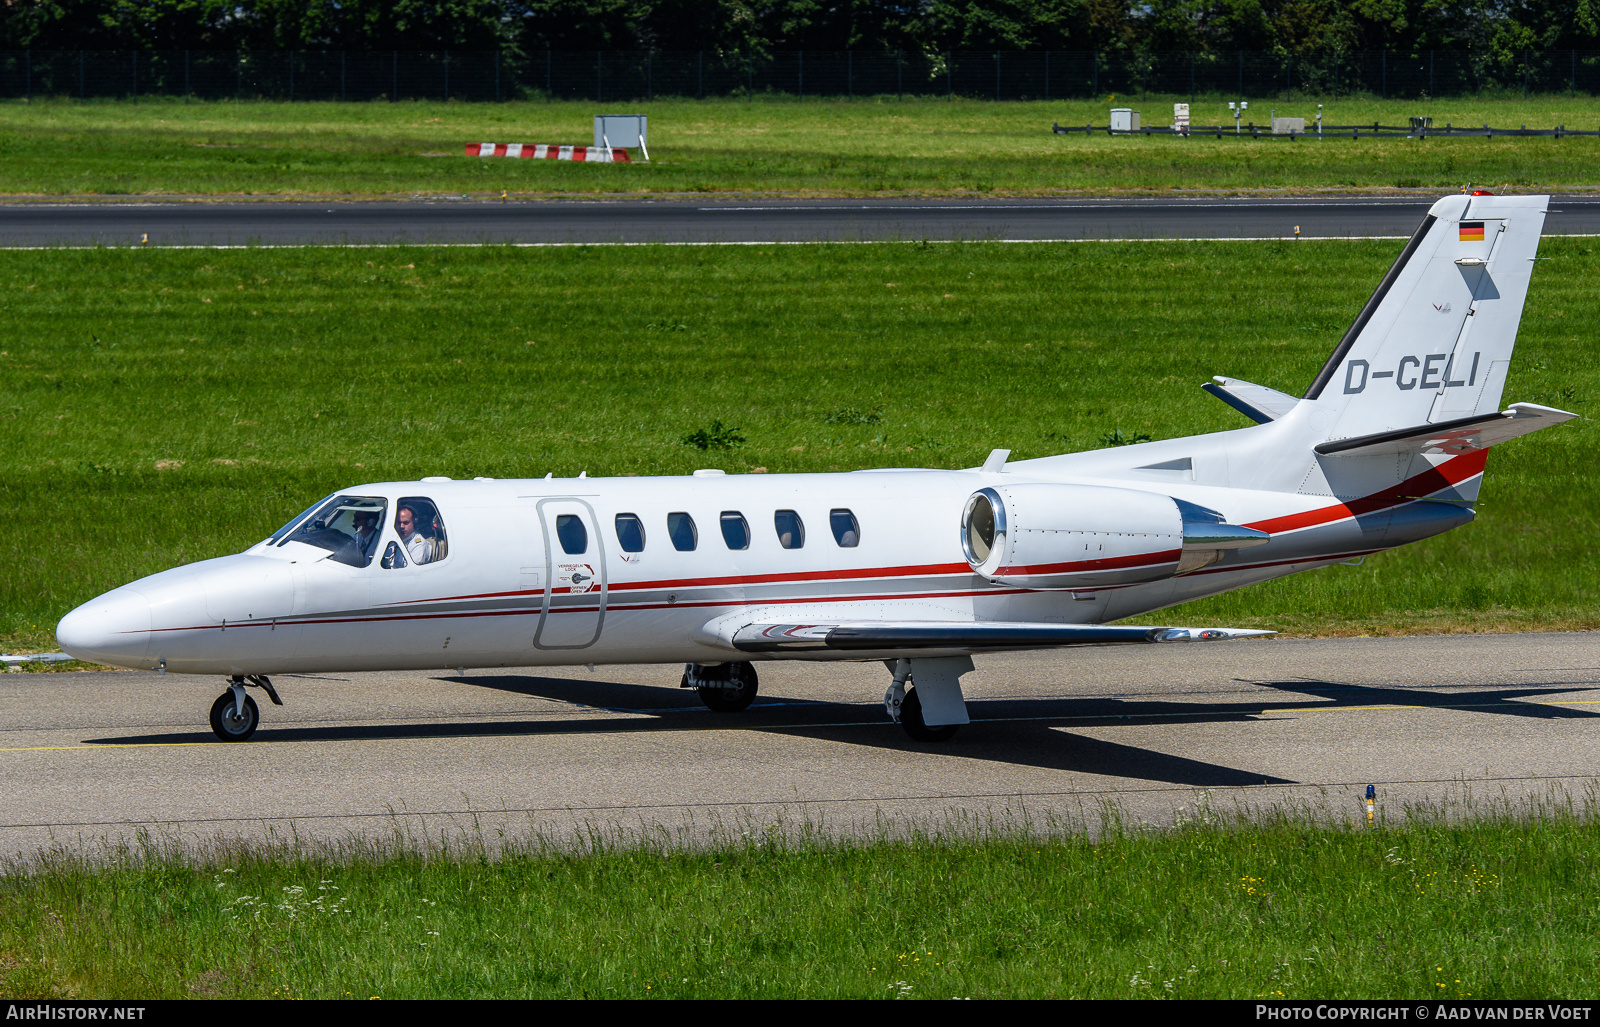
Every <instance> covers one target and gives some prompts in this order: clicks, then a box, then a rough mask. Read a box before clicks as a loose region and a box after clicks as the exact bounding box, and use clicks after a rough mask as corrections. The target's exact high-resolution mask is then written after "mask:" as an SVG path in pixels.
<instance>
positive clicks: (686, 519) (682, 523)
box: [667, 513, 700, 553]
mask: <svg viewBox="0 0 1600 1027" xmlns="http://www.w3.org/2000/svg"><path fill="white" fill-rule="evenodd" d="M667 537H668V538H670V539H671V540H672V548H674V549H676V550H677V551H678V552H680V553H692V552H694V548H695V546H697V545H699V544H700V533H699V532H698V531H696V530H695V526H694V518H693V517H690V516H689V515H688V514H686V513H669V514H667Z"/></svg>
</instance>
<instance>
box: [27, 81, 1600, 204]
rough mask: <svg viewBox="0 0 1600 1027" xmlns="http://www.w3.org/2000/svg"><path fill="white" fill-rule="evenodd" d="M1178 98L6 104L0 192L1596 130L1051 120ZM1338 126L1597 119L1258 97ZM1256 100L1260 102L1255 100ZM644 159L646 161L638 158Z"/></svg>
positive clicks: (363, 191) (1223, 179)
mask: <svg viewBox="0 0 1600 1027" xmlns="http://www.w3.org/2000/svg"><path fill="white" fill-rule="evenodd" d="M1189 99H1190V98H1189V97H1188V96H1162V97H1157V96H1146V97H1142V98H1134V97H1116V96H1107V97H1105V98H1102V99H1101V100H1099V101H1087V100H1073V101H1052V102H1018V103H994V102H984V101H971V100H954V101H946V100H943V99H937V100H936V99H919V100H906V101H897V100H895V99H894V98H892V97H874V98H869V99H863V100H857V101H843V100H808V101H796V100H792V99H784V98H774V99H768V100H763V101H758V102H747V101H742V100H708V101H693V100H682V99H669V100H656V101H653V102H649V103H639V104H635V105H632V107H633V109H636V110H638V111H639V112H641V113H644V114H647V115H648V116H649V117H650V130H651V131H650V140H651V144H652V145H651V148H650V149H651V152H650V155H651V157H653V158H654V160H653V161H652V162H651V163H649V164H641V163H633V164H627V165H599V164H596V165H589V164H573V163H570V162H568V163H562V162H556V161H536V160H505V159H479V158H476V157H473V158H468V157H465V156H464V155H463V150H464V144H466V143H469V142H473V143H476V142H482V141H486V140H487V141H495V142H525V143H578V144H586V143H588V142H590V141H591V137H592V117H593V114H594V112H595V105H594V104H591V103H586V102H559V103H544V102H517V103H506V104H461V103H431V102H423V103H398V104H391V103H370V104H359V103H356V104H334V103H294V104H284V103H254V102H246V103H233V102H212V103H184V102H182V101H180V100H173V99H167V100H149V99H145V100H141V101H140V102H139V103H137V104H131V103H125V102H104V103H78V102H72V101H65V100H59V101H43V102H34V103H16V102H13V103H0V157H3V158H4V160H3V165H0V193H8V194H34V195H46V196H49V195H67V194H95V195H104V196H126V195H133V194H146V193H158V194H180V195H183V194H187V195H200V196H217V195H226V194H249V195H261V194H273V195H282V194H290V195H295V194H303V195H352V196H359V195H372V194H382V195H391V196H410V195H413V194H416V193H424V194H429V195H433V194H439V193H447V194H458V193H467V194H476V195H498V194H499V193H500V192H501V191H502V190H506V191H509V192H510V193H511V194H514V195H522V194H535V195H541V194H565V193H580V194H608V193H618V194H652V193H668V194H688V195H694V194H703V193H718V192H748V191H756V192H784V193H790V194H813V195H890V196H892V195H901V194H918V195H971V194H991V193H992V194H1036V195H1048V194H1060V193H1073V192H1092V193H1108V192H1109V193H1116V192H1159V193H1169V194H1170V193H1172V192H1173V191H1178V192H1187V191H1194V190H1214V189H1223V190H1245V191H1251V190H1281V189H1295V190H1307V189H1313V190H1315V189H1342V190H1349V189H1393V188H1425V189H1440V190H1447V191H1448V190H1456V189H1459V188H1461V187H1462V186H1463V185H1464V184H1466V183H1469V182H1470V183H1476V184H1487V185H1493V186H1496V187H1499V186H1502V185H1507V184H1509V185H1511V186H1515V187H1517V188H1530V189H1559V190H1572V189H1592V188H1595V187H1597V186H1600V174H1597V171H1596V169H1597V168H1600V139H1597V138H1565V139H1514V138H1509V137H1501V138H1495V139H1460V138H1456V139H1450V138H1440V137H1435V138H1430V139H1426V140H1406V139H1364V140H1352V139H1348V138H1345V139H1333V138H1329V139H1326V140H1323V141H1321V142H1317V141H1315V140H1306V139H1302V140H1299V141H1296V142H1290V141H1288V140H1287V139H1283V138H1279V139H1270V138H1268V139H1260V140H1254V141H1252V140H1251V139H1250V138H1249V135H1248V133H1246V135H1245V136H1244V137H1243V138H1239V137H1236V136H1234V135H1232V134H1231V133H1230V134H1225V135H1224V137H1223V138H1221V139H1217V138H1214V137H1211V136H1200V135H1197V136H1195V137H1193V138H1189V139H1174V138H1160V137H1139V138H1115V139H1113V138H1109V137H1106V136H1104V135H1100V136H1065V135H1061V136H1058V135H1055V134H1053V133H1052V132H1051V131H1050V126H1051V124H1052V123H1054V122H1060V123H1062V124H1072V125H1083V124H1087V123H1091V122H1092V123H1094V124H1096V125H1101V126H1104V125H1105V124H1106V122H1107V119H1108V113H1107V112H1108V110H1109V108H1111V107H1114V106H1120V105H1123V104H1132V105H1133V106H1135V107H1139V108H1141V109H1142V111H1143V116H1144V122H1145V124H1148V125H1164V124H1170V123H1171V116H1170V112H1171V104H1172V102H1173V101H1175V100H1177V101H1188V100H1189ZM1228 99H1234V97H1200V98H1197V99H1196V103H1195V104H1194V106H1193V112H1192V113H1193V120H1194V123H1195V124H1196V125H1216V124H1223V125H1226V126H1229V127H1230V128H1231V126H1232V124H1233V122H1232V118H1231V116H1230V115H1229V114H1228V111H1227V107H1226V102H1225V101H1226V100H1228ZM1319 101H1321V102H1322V103H1323V104H1324V105H1325V110H1324V114H1325V117H1326V119H1327V122H1328V123H1329V124H1341V123H1342V124H1365V123H1370V122H1373V121H1381V122H1383V123H1384V124H1389V125H1392V124H1405V123H1406V118H1407V116H1409V115H1413V114H1426V115H1429V116H1431V117H1433V119H1434V121H1435V123H1436V124H1437V125H1440V126H1443V125H1444V124H1445V123H1447V122H1451V123H1454V124H1456V125H1474V126H1475V125H1482V124H1485V123H1488V124H1492V125H1494V126H1495V127H1497V128H1499V127H1515V126H1517V125H1523V124H1526V125H1528V126H1530V127H1536V128H1551V127H1554V126H1556V125H1565V126H1567V127H1569V128H1574V129H1583V130H1585V131H1592V130H1594V129H1596V128H1597V127H1600V105H1597V104H1596V102H1595V101H1594V100H1593V99H1589V98H1583V97H1580V98H1572V99H1569V98H1565V97H1534V98H1531V99H1523V98H1515V99H1486V100H1472V99H1448V100H1446V99H1435V100H1429V101H1412V100H1405V101H1401V100H1393V101H1381V100H1374V99H1370V98H1360V97H1356V98H1352V97H1338V98H1334V97H1300V98H1296V99H1294V100H1283V101H1272V100H1263V101H1257V102H1256V106H1255V108H1253V109H1252V111H1251V117H1252V118H1254V120H1255V121H1256V122H1257V123H1259V124H1266V123H1267V121H1268V118H1269V117H1270V115H1271V113H1272V112H1273V110H1276V111H1277V113H1278V114H1280V115H1284V116H1304V117H1305V118H1306V119H1307V121H1308V123H1310V122H1311V121H1312V120H1313V119H1314V117H1315V115H1316V109H1317V103H1318V102H1319ZM1257 111H1259V115H1258V114H1257V113H1256V112H1257ZM635 156H637V155H635Z"/></svg>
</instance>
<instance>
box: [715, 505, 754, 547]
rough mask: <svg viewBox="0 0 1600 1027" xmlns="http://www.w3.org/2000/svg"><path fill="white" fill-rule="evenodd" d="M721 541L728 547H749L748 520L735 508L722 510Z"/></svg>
mask: <svg viewBox="0 0 1600 1027" xmlns="http://www.w3.org/2000/svg"><path fill="white" fill-rule="evenodd" d="M722 541H724V542H726V543H728V548H729V549H749V548H750V522H749V521H747V520H745V519H744V514H742V513H740V512H739V511H737V510H724V511H722Z"/></svg>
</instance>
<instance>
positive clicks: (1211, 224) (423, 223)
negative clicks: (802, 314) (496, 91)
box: [0, 194, 1600, 247]
mask: <svg viewBox="0 0 1600 1027" xmlns="http://www.w3.org/2000/svg"><path fill="white" fill-rule="evenodd" d="M1436 199H1438V196H1437V194H1427V195H1407V196H1375V197H1343V198H1341V197H1332V196H1330V197H1316V198H1306V197H1284V198H1252V197H1244V198H1223V197H1219V198H1209V199H1112V200H1096V199H1082V200H1062V199H1013V200H908V199H897V200H762V199H745V200H718V201H715V202H701V201H697V200H693V199H666V200H653V201H640V200H605V201H575V200H552V201H513V202H505V203H503V202H500V201H499V200H497V199H493V200H491V199H470V198H465V197H463V198H460V199H435V200H429V201H417V202H372V203H328V202H323V203H315V202H309V201H270V202H254V203H235V202H188V203H156V202H115V203H104V202H101V203H72V202H62V203H53V204H40V203H26V202H5V203H0V247H16V246H63V245H71V246H96V245H100V246H133V245H141V244H146V245H152V246H245V245H308V244H309V245H328V244H335V245H337V244H393V243H430V244H432V243H456V244H464V243H491V244H498V243H514V244H541V245H559V244H574V243H579V244H592V243H651V242H663V243H760V242H808V241H845V242H849V241H872V240H913V241H915V240H922V239H928V240H974V239H1009V240H1057V239H1061V240H1079V239H1171V238H1179V239H1201V238H1205V239H1216V238H1249V239H1275V238H1293V237H1294V233H1295V229H1296V227H1298V228H1299V229H1300V235H1301V237H1302V238H1347V237H1369V236H1380V237H1396V236H1398V237H1405V236H1409V235H1411V233H1412V232H1414V231H1415V230H1416V227H1417V224H1418V222H1420V221H1421V220H1422V217H1423V215H1424V214H1426V213H1427V211H1428V207H1429V206H1430V205H1431V204H1432V203H1433V202H1434V200H1436ZM1545 231H1546V233H1547V234H1554V235H1563V234H1566V235H1593V234H1600V197H1593V196H1558V197H1555V198H1554V199H1553V201H1552V203H1551V205H1550V215H1549V217H1548V219H1547V221H1546V224H1545Z"/></svg>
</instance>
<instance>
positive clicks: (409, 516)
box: [394, 496, 450, 566]
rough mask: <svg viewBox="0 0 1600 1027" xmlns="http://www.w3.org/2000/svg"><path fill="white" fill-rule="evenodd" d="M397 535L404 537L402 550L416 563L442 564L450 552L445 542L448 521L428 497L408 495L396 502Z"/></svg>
mask: <svg viewBox="0 0 1600 1027" xmlns="http://www.w3.org/2000/svg"><path fill="white" fill-rule="evenodd" d="M394 506H395V509H394V533H395V534H396V535H399V536H400V548H402V549H404V550H405V555H406V558H407V559H409V560H410V561H411V562H412V563H413V564H417V565H419V566H420V565H422V564H425V563H438V562H439V561H440V560H443V559H444V558H445V557H446V556H448V555H449V553H450V547H449V543H448V542H447V541H446V539H445V533H444V518H442V517H440V516H439V508H438V507H437V506H435V505H434V503H433V500H431V499H428V498H426V497H424V496H406V497H404V498H402V499H400V500H399V501H398V502H396V503H395V505H394Z"/></svg>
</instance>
